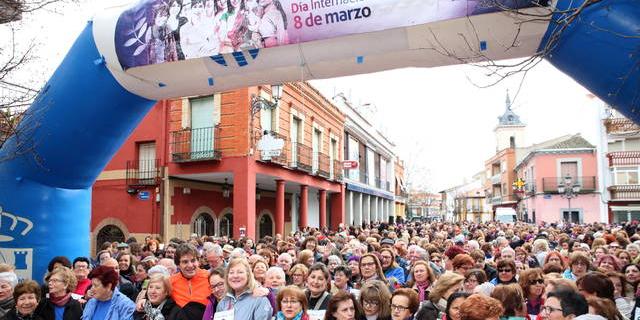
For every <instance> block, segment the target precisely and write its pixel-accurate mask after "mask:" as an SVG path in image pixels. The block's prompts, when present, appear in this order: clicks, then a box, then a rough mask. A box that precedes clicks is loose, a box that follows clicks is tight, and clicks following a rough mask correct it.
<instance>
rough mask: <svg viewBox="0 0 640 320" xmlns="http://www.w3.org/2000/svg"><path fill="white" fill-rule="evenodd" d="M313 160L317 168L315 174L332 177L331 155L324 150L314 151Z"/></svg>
mask: <svg viewBox="0 0 640 320" xmlns="http://www.w3.org/2000/svg"><path fill="white" fill-rule="evenodd" d="M313 161H314V165H313V167H314V169H316V170H315V172H314V174H317V175H319V176H321V177H324V178H327V179H329V178H330V177H331V175H330V172H329V171H330V169H331V168H329V166H330V163H331V161H330V159H329V156H328V155H326V154H324V153H322V152H314V153H313Z"/></svg>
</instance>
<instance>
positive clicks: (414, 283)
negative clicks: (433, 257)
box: [406, 260, 436, 302]
mask: <svg viewBox="0 0 640 320" xmlns="http://www.w3.org/2000/svg"><path fill="white" fill-rule="evenodd" d="M409 274H410V278H411V280H409V281H408V282H407V286H406V287H407V288H411V289H413V290H415V291H416V292H417V293H418V297H419V299H420V302H422V301H425V300H427V298H428V297H429V290H430V289H431V285H433V283H434V282H436V276H435V274H434V273H433V270H431V267H430V266H429V263H428V262H426V261H423V260H418V261H416V262H414V263H413V268H411V272H410V273H409Z"/></svg>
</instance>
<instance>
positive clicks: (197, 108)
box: [189, 96, 214, 159]
mask: <svg viewBox="0 0 640 320" xmlns="http://www.w3.org/2000/svg"><path fill="white" fill-rule="evenodd" d="M189 102H190V103H191V150H190V151H191V159H199V158H211V157H213V149H214V148H213V139H214V137H213V126H214V114H213V111H214V110H213V109H214V104H213V96H209V97H203V98H196V99H190V100H189Z"/></svg>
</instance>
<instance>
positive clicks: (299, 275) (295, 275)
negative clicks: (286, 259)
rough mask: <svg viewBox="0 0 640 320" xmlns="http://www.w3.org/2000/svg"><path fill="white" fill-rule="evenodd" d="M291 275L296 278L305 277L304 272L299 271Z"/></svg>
mask: <svg viewBox="0 0 640 320" xmlns="http://www.w3.org/2000/svg"><path fill="white" fill-rule="evenodd" d="M291 276H292V277H294V278H304V274H299V273H294V274H293V275H291Z"/></svg>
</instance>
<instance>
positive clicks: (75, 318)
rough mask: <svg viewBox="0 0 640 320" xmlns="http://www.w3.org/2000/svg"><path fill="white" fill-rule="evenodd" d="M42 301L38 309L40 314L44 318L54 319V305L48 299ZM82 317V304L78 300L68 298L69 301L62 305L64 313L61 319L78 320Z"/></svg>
mask: <svg viewBox="0 0 640 320" xmlns="http://www.w3.org/2000/svg"><path fill="white" fill-rule="evenodd" d="M41 303H42V307H41V310H40V315H41V316H42V319H45V320H55V319H56V306H55V305H54V304H53V303H51V301H49V299H46V300H44V301H43V302H41ZM81 317H82V305H80V302H78V301H76V300H74V299H69V302H67V304H65V305H64V313H63V315H62V319H63V320H79V319H80V318H81Z"/></svg>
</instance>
